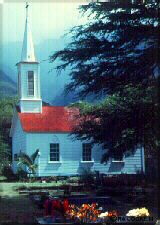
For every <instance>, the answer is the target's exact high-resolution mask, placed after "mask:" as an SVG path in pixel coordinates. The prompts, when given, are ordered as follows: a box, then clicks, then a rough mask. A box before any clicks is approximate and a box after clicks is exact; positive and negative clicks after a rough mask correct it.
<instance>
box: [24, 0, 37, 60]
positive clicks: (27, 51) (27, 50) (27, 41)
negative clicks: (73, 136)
mask: <svg viewBox="0 0 160 225" xmlns="http://www.w3.org/2000/svg"><path fill="white" fill-rule="evenodd" d="M28 7H29V4H28V2H26V7H25V8H26V25H25V32H24V39H23V47H22V57H21V61H23V62H35V61H36V59H35V54H34V46H33V40H32V33H31V30H30V24H29V15H28Z"/></svg>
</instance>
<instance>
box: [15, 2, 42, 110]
mask: <svg viewBox="0 0 160 225" xmlns="http://www.w3.org/2000/svg"><path fill="white" fill-rule="evenodd" d="M17 67H18V96H19V107H20V111H21V113H41V112H42V99H41V90H40V68H39V63H38V62H37V61H36V59H35V55H34V47H33V41H32V35H31V30H30V26H29V21H28V4H26V26H25V32H24V40H23V47H22V56H21V61H20V62H19V63H17Z"/></svg>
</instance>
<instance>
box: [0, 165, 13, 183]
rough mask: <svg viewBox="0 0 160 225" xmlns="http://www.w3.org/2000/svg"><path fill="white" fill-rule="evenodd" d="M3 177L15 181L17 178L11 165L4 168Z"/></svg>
mask: <svg viewBox="0 0 160 225" xmlns="http://www.w3.org/2000/svg"><path fill="white" fill-rule="evenodd" d="M2 175H3V176H5V177H6V178H7V180H14V179H15V178H16V176H15V174H14V173H13V170H12V167H11V166H10V165H6V166H4V167H3V168H2Z"/></svg>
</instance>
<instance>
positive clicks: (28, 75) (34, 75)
mask: <svg viewBox="0 0 160 225" xmlns="http://www.w3.org/2000/svg"><path fill="white" fill-rule="evenodd" d="M29 72H32V74H33V95H31V94H29ZM27 94H28V96H29V97H34V96H35V75H34V71H33V70H29V71H27Z"/></svg>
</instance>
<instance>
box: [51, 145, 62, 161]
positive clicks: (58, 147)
mask: <svg viewBox="0 0 160 225" xmlns="http://www.w3.org/2000/svg"><path fill="white" fill-rule="evenodd" d="M51 144H57V145H58V150H59V152H58V153H59V160H51V155H50V154H51ZM48 157H49V159H48V163H61V155H60V143H53V142H52V143H50V144H49V156H48Z"/></svg>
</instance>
